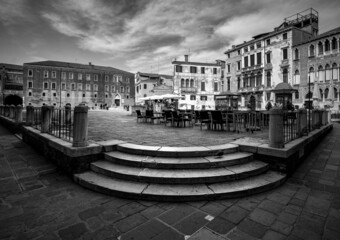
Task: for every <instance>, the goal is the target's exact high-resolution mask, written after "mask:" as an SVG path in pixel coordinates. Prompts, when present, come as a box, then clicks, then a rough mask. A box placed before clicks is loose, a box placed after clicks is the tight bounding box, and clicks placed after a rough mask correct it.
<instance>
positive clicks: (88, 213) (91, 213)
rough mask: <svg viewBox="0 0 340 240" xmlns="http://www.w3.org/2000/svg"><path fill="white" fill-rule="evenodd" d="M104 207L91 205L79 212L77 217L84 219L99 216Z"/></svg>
mask: <svg viewBox="0 0 340 240" xmlns="http://www.w3.org/2000/svg"><path fill="white" fill-rule="evenodd" d="M104 210H105V209H104V208H103V207H102V206H98V207H93V208H89V209H86V210H84V211H82V212H80V213H79V218H80V219H81V220H86V219H88V218H91V217H95V216H99V214H101V213H102V212H103V211H104Z"/></svg>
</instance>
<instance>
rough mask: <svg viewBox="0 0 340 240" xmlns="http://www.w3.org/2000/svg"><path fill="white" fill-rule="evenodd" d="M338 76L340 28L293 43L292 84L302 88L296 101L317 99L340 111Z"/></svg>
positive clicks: (320, 103)
mask: <svg viewBox="0 0 340 240" xmlns="http://www.w3.org/2000/svg"><path fill="white" fill-rule="evenodd" d="M339 76H340V27H339V28H335V29H332V30H330V31H327V32H325V33H323V34H320V35H317V36H315V37H313V38H311V39H308V40H307V41H305V42H303V43H300V44H296V45H294V46H293V84H294V86H298V91H299V92H298V94H297V98H296V99H295V104H297V105H300V106H302V105H307V104H312V102H314V103H315V101H317V104H318V105H319V107H325V106H326V105H327V106H329V107H330V108H332V109H334V110H340V94H339V92H340V81H339ZM315 88H317V89H315ZM315 92H318V93H319V94H318V96H315V94H314V93H315ZM313 100H314V101H313Z"/></svg>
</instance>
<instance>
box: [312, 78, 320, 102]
mask: <svg viewBox="0 0 340 240" xmlns="http://www.w3.org/2000/svg"><path fill="white" fill-rule="evenodd" d="M320 98H321V97H320V89H319V84H318V82H314V90H313V100H320Z"/></svg>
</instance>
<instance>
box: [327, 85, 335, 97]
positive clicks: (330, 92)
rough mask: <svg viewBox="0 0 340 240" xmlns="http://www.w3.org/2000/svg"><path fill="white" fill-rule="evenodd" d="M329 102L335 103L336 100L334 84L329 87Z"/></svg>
mask: <svg viewBox="0 0 340 240" xmlns="http://www.w3.org/2000/svg"><path fill="white" fill-rule="evenodd" d="M327 100H329V101H333V100H334V87H333V84H331V86H330V87H329V92H328V96H327Z"/></svg>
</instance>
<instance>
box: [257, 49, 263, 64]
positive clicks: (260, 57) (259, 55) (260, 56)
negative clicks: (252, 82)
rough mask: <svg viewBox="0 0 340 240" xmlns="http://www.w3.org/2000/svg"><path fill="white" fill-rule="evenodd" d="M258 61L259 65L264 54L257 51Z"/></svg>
mask: <svg viewBox="0 0 340 240" xmlns="http://www.w3.org/2000/svg"><path fill="white" fill-rule="evenodd" d="M256 61H257V65H260V64H262V54H261V52H259V53H256Z"/></svg>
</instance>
